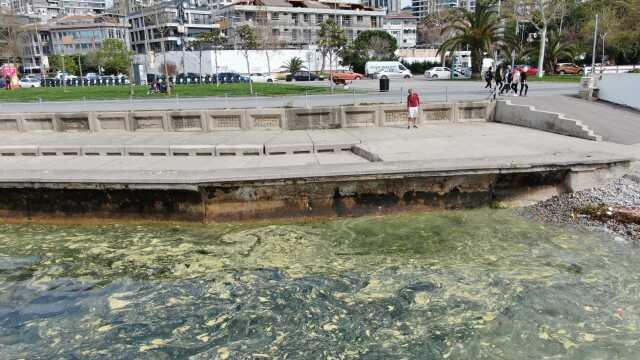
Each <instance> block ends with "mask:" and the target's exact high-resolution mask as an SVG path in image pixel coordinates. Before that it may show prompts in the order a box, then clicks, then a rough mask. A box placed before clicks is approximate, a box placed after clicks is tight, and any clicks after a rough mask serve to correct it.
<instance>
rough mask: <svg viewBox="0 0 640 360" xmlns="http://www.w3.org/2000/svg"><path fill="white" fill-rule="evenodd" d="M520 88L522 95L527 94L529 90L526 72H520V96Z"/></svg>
mask: <svg viewBox="0 0 640 360" xmlns="http://www.w3.org/2000/svg"><path fill="white" fill-rule="evenodd" d="M522 90H524V96H527V93H528V92H529V83H527V72H526V71H524V70H523V71H521V72H520V96H522Z"/></svg>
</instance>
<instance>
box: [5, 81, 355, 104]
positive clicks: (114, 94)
mask: <svg viewBox="0 0 640 360" xmlns="http://www.w3.org/2000/svg"><path fill="white" fill-rule="evenodd" d="M253 89H254V91H256V92H257V94H258V95H259V96H283V95H304V94H307V93H308V94H330V93H331V88H330V87H329V86H305V85H293V84H266V83H255V84H253ZM334 92H336V93H340V92H345V91H344V90H343V89H342V88H340V87H336V88H335V89H334ZM176 95H178V96H180V97H206V96H225V95H226V96H249V95H250V93H249V84H220V86H219V87H216V86H215V85H174V86H173V87H172V89H171V96H176ZM133 97H134V98H135V99H143V98H150V99H152V98H158V99H162V98H166V97H167V95H166V94H153V95H148V94H147V87H146V86H135V87H134V95H133ZM84 98H86V99H87V100H113V99H128V98H129V87H128V86H87V87H67V88H66V89H65V88H34V89H17V90H11V91H7V90H0V102H2V101H4V102H27V101H38V99H42V101H64V100H83V99H84Z"/></svg>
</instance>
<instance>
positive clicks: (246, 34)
mask: <svg viewBox="0 0 640 360" xmlns="http://www.w3.org/2000/svg"><path fill="white" fill-rule="evenodd" d="M236 34H237V36H238V43H239V44H240V49H242V54H243V55H244V59H245V61H246V62H247V73H249V75H251V67H250V66H249V50H255V49H256V48H257V47H258V38H257V35H256V31H255V29H254V28H252V27H251V26H249V25H242V26H240V27H239V28H238V29H237V30H236ZM249 91H250V92H251V94H253V82H252V81H251V78H249Z"/></svg>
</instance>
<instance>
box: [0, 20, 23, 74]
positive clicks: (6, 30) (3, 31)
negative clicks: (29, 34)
mask: <svg viewBox="0 0 640 360" xmlns="http://www.w3.org/2000/svg"><path fill="white" fill-rule="evenodd" d="M23 32H24V27H23V24H22V23H21V22H20V21H19V18H18V17H17V16H16V14H15V13H14V12H12V11H8V10H0V58H6V59H7V60H8V61H9V62H11V63H13V64H15V63H17V61H18V59H19V58H20V57H21V54H22V51H21V46H22V44H23V40H24V39H23V36H22V34H23Z"/></svg>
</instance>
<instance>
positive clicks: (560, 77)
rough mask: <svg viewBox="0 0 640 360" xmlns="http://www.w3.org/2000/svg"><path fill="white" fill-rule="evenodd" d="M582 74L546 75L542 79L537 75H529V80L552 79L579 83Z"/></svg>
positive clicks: (551, 80)
mask: <svg viewBox="0 0 640 360" xmlns="http://www.w3.org/2000/svg"><path fill="white" fill-rule="evenodd" d="M580 78H582V75H545V76H543V77H542V79H538V77H537V76H528V77H527V80H529V81H550V82H566V83H579V82H580Z"/></svg>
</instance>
